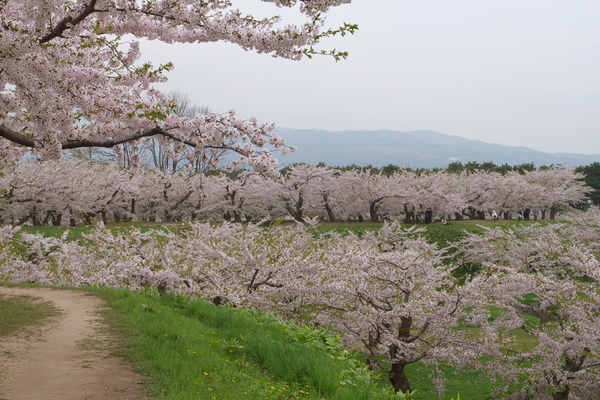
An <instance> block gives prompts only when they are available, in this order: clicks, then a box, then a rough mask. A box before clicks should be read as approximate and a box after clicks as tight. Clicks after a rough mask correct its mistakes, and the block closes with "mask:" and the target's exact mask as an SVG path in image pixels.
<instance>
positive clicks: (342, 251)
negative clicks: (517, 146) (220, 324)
mask: <svg viewBox="0 0 600 400" xmlns="http://www.w3.org/2000/svg"><path fill="white" fill-rule="evenodd" d="M598 226H600V211H599V210H598V209H596V208H592V209H591V210H590V211H588V212H587V213H585V214H584V213H581V214H580V215H579V216H575V217H571V218H570V219H569V220H567V221H564V222H560V223H558V222H557V223H554V224H548V225H545V226H542V225H540V224H534V225H515V226H514V227H513V228H511V229H500V228H497V229H487V230H486V231H485V232H484V233H483V234H478V235H475V234H473V235H468V236H467V237H466V238H465V239H464V240H463V241H462V242H460V243H457V244H456V252H454V258H453V259H444V256H443V251H442V250H441V249H439V248H438V247H437V246H436V245H435V244H431V243H429V242H427V241H426V240H425V239H423V237H421V232H422V229H423V228H419V229H415V227H413V228H411V229H405V228H403V227H402V226H401V225H400V224H398V223H397V222H394V223H386V224H384V226H383V228H381V230H379V231H378V232H369V233H366V234H365V235H364V236H362V237H359V236H356V235H354V234H352V233H347V234H343V235H342V234H338V233H330V234H326V235H320V236H316V235H315V234H314V232H313V231H312V228H311V227H310V226H308V225H307V224H300V223H298V224H295V225H275V226H272V227H271V228H269V229H265V228H264V227H259V226H258V225H254V224H234V223H223V224H218V225H211V224H207V223H192V224H191V225H190V226H189V229H186V230H180V231H177V232H169V231H166V230H151V231H149V232H141V231H140V230H127V231H116V232H111V231H110V230H108V229H106V228H105V227H104V226H102V225H99V226H97V227H96V228H95V229H94V230H93V231H91V232H90V233H89V234H85V235H84V238H83V240H82V241H69V240H67V239H66V237H67V235H66V234H65V235H64V236H63V237H60V238H45V237H43V236H41V235H38V234H26V233H20V235H18V236H16V234H17V231H18V228H10V227H5V228H2V229H1V230H0V235H1V237H0V280H9V281H14V282H35V283H41V284H51V285H68V286H80V285H102V286H111V287H126V288H129V289H131V290H139V289H141V288H144V287H150V286H151V287H157V288H161V289H162V290H174V291H177V292H181V293H188V294H192V295H194V296H198V297H204V298H210V299H214V300H215V301H216V302H219V303H223V302H225V301H228V302H231V303H233V304H235V305H237V306H244V307H254V308H258V309H262V310H265V311H269V312H274V313H277V314H279V315H282V316H285V318H287V319H294V320H298V321H300V322H304V323H306V322H310V323H319V324H321V325H322V326H330V327H332V328H333V329H335V330H336V331H337V332H339V333H340V334H341V335H342V337H343V340H344V341H345V342H346V344H347V345H348V346H350V348H353V349H358V350H360V351H363V352H364V353H365V354H366V356H367V357H368V359H369V362H370V365H371V366H372V367H373V368H377V369H381V370H384V371H386V372H387V374H388V375H389V379H390V382H391V383H392V384H393V385H394V388H395V389H396V390H402V391H406V390H409V389H411V386H410V381H409V376H408V375H407V374H406V372H407V371H406V367H407V366H409V365H411V364H413V363H416V362H422V363H426V364H430V365H431V366H432V368H433V371H437V372H435V375H434V376H435V377H434V380H435V382H436V384H437V385H438V387H439V388H440V390H443V389H442V388H443V385H442V382H443V370H444V369H446V367H447V366H454V367H456V368H459V369H460V368H469V369H472V368H475V369H476V370H478V371H480V372H481V373H482V374H486V375H488V376H489V377H490V378H491V379H492V382H494V383H495V386H496V388H497V389H498V390H499V391H501V392H502V391H505V390H509V392H510V391H513V392H514V391H520V392H521V394H522V396H523V397H522V398H526V397H527V396H530V395H541V394H545V395H547V396H550V397H551V398H552V399H555V400H560V399H568V398H576V399H590V398H597V397H598V395H599V393H600V340H599V334H598V332H600V286H599V281H598V280H599V279H600V264H599V261H598V259H599V253H598V249H599V248H600V230H599V229H598ZM463 262H470V263H477V264H478V265H479V268H478V269H477V272H476V273H473V274H472V275H469V276H467V277H465V276H462V277H461V279H459V278H458V277H457V274H454V273H453V271H455V270H456V269H457V268H458V267H460V265H461V263H463ZM465 278H467V279H465ZM388 363H391V366H390V364H388ZM441 363H443V366H442V364H441ZM524 377H526V378H524ZM412 389H414V387H412Z"/></svg>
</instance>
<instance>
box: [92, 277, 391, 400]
mask: <svg viewBox="0 0 600 400" xmlns="http://www.w3.org/2000/svg"><path fill="white" fill-rule="evenodd" d="M92 293H94V294H96V295H98V296H100V297H102V298H104V299H105V300H107V302H108V303H109V305H110V306H111V307H112V308H113V309H114V310H117V311H116V312H113V314H112V316H110V318H111V319H112V320H113V321H120V322H119V325H121V326H122V327H123V331H122V334H123V337H124V340H125V345H126V347H127V348H128V349H129V350H128V357H129V358H131V359H133V360H134V361H135V362H136V364H137V365H138V366H139V370H140V372H141V373H143V374H145V375H148V376H149V379H148V389H149V392H150V394H151V395H154V396H162V397H161V398H164V399H190V398H193V399H252V400H254V399H321V398H327V399H332V400H333V399H340V400H342V399H348V400H350V399H352V400H354V399H357V398H360V399H384V398H386V396H387V395H385V394H384V393H383V391H382V389H376V388H373V387H372V386H371V385H370V384H369V383H367V382H361V381H360V380H358V379H356V377H357V376H358V377H360V374H358V375H356V374H355V371H354V370H353V369H352V368H353V366H355V363H356V362H357V361H355V360H354V361H352V360H342V361H339V360H338V361H336V360H335V359H334V358H333V357H331V356H330V355H329V354H328V353H327V352H325V351H324V349H323V347H322V346H315V343H311V342H303V341H298V340H295V339H294V337H293V336H292V335H290V333H289V329H284V328H283V327H282V326H281V325H280V324H278V323H275V322H274V320H273V318H272V317H268V316H262V315H263V314H260V313H256V312H250V311H243V310H236V309H230V308H226V307H217V306H214V305H213V304H211V303H206V302H203V301H189V300H188V299H187V298H185V297H183V296H174V295H166V296H159V295H157V294H155V293H152V292H150V293H134V292H128V291H125V290H114V289H99V288H97V289H93V290H92ZM363 375H364V374H363ZM353 377H354V383H355V384H356V386H353V385H348V384H343V382H344V380H347V379H348V378H351V379H352V378H353ZM357 396H358V397H357Z"/></svg>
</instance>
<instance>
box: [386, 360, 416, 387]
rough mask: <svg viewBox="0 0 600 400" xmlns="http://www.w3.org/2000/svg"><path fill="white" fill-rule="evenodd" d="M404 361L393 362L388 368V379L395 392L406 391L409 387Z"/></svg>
mask: <svg viewBox="0 0 600 400" xmlns="http://www.w3.org/2000/svg"><path fill="white" fill-rule="evenodd" d="M406 365H407V364H406V363H400V362H398V363H393V364H392V367H391V368H390V373H389V380H390V383H391V384H392V386H393V387H394V390H395V391H396V392H398V391H401V392H403V393H406V392H407V391H409V390H411V389H410V382H408V378H407V377H406V372H405V370H404V369H405V367H406Z"/></svg>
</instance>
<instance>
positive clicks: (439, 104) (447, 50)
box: [142, 0, 600, 154]
mask: <svg viewBox="0 0 600 400" xmlns="http://www.w3.org/2000/svg"><path fill="white" fill-rule="evenodd" d="M238 2H239V4H240V8H241V9H242V11H246V12H249V13H254V14H257V15H261V16H266V15H268V14H269V12H270V13H271V14H273V15H274V14H277V13H280V12H281V11H280V9H278V8H276V7H274V6H272V5H270V4H261V3H259V2H258V0H238V1H236V2H235V3H236V4H237V3H238ZM328 21H329V23H330V24H332V25H335V24H338V23H341V22H349V23H356V24H358V25H359V31H358V32H357V33H356V34H355V35H353V36H347V37H345V38H342V39H341V40H338V39H335V40H333V41H327V42H323V43H322V46H321V47H322V48H325V49H330V48H337V49H341V50H347V51H348V52H349V53H350V57H349V58H348V59H347V60H345V61H340V62H337V63H336V62H335V61H334V60H333V59H330V58H325V57H317V58H315V59H312V60H308V59H305V60H303V61H289V60H282V59H275V58H272V57H270V56H268V55H258V54H255V53H251V52H245V51H244V50H241V49H240V48H238V47H236V46H235V45H232V44H229V43H215V44H198V45H185V46H183V45H177V46H173V45H164V44H160V43H155V42H151V43H149V44H145V45H144V46H143V47H142V50H143V52H142V54H143V57H144V58H146V59H151V60H152V61H153V62H154V63H159V62H167V61H172V62H174V63H175V70H174V71H173V72H171V73H170V74H169V75H168V76H169V83H168V84H166V85H165V86H163V88H164V89H167V90H176V91H179V92H182V93H185V94H186V95H188V96H189V98H190V99H191V100H192V103H194V104H195V105H198V106H208V107H210V109H211V110H213V111H216V112H226V111H228V110H230V109H234V110H236V111H237V113H238V116H240V117H243V118H247V117H250V116H255V117H257V118H258V119H259V120H260V121H263V122H273V123H275V124H277V126H281V127H287V128H316V129H327V130H332V131H335V130H378V129H391V130H398V131H408V130H421V129H431V130H436V131H438V132H440V133H444V134H447V135H456V136H462V137H465V138H468V139H479V140H482V141H485V142H490V143H499V144H506V145H511V146H526V147H531V148H534V149H536V150H540V151H546V152H569V153H583V154H600V22H599V21H600V1H597V0H589V1H588V0H573V1H565V0H561V1H554V0H543V1H542V0H502V1H498V0H410V1H408V0H353V1H352V4H349V5H343V6H340V7H336V8H335V9H334V10H332V12H331V13H330V16H329V17H328ZM291 144H293V143H291Z"/></svg>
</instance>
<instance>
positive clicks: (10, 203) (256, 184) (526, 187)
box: [0, 162, 586, 225]
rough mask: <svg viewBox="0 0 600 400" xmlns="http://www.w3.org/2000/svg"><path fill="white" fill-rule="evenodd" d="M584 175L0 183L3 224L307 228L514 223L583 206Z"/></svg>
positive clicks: (305, 174)
mask: <svg viewBox="0 0 600 400" xmlns="http://www.w3.org/2000/svg"><path fill="white" fill-rule="evenodd" d="M585 193H586V187H585V185H584V184H583V183H582V181H581V175H580V174H578V173H576V172H574V170H572V169H567V168H562V167H557V168H551V169H546V170H539V171H529V172H525V173H524V174H519V173H517V172H511V173H508V174H504V175H502V174H499V173H495V172H485V171H475V172H463V173H461V174H452V173H447V172H445V171H438V172H430V173H415V172H413V171H409V170H400V171H399V172H396V173H394V174H392V175H389V176H386V175H383V174H374V173H371V172H369V171H356V170H350V171H341V170H338V169H335V168H328V167H321V166H312V165H296V166H293V167H291V168H289V171H288V173H287V174H286V175H285V177H279V178H273V177H271V176H268V175H263V174H260V173H258V172H250V171H244V172H241V173H240V174H238V175H237V176H235V177H231V176H230V175H225V174H220V175H204V174H195V175H193V176H188V175H180V174H165V173H162V172H160V171H157V170H145V169H122V168H119V167H117V166H115V165H92V166H90V165H89V164H86V163H81V162H79V163H77V162H35V163H17V164H13V165H8V166H6V167H5V168H4V169H3V170H2V176H0V202H1V204H2V211H0V220H1V221H5V222H10V223H13V224H22V223H32V224H35V225H40V224H53V225H75V224H82V223H83V224H85V223H87V224H89V223H91V221H92V220H93V219H94V218H96V217H98V218H101V219H102V220H103V222H104V223H107V222H109V221H117V222H119V221H124V220H125V221H126V220H132V219H133V220H138V221H142V220H145V221H149V220H152V221H163V222H166V221H194V220H198V219H202V220H223V219H225V220H232V221H236V222H240V221H248V220H257V219H265V218H271V219H272V218H280V217H282V216H285V215H288V216H291V217H293V218H294V219H295V220H297V221H300V222H304V220H305V218H313V217H320V218H322V219H324V220H327V221H331V222H333V221H336V220H362V219H369V220H370V221H379V220H381V219H402V220H404V221H405V222H408V223H415V222H420V221H423V218H422V215H423V212H424V211H425V210H426V209H427V208H428V207H431V208H432V210H433V212H434V215H435V216H436V217H438V218H448V219H450V218H456V219H462V218H471V219H485V218H486V216H488V217H489V215H490V213H491V212H492V211H493V210H495V211H497V213H502V214H503V215H504V217H505V218H509V217H511V216H512V217H513V218H516V215H517V213H516V212H517V209H519V208H524V207H531V208H538V209H539V210H540V217H541V218H549V219H554V217H555V215H556V212H558V211H560V210H562V209H565V208H566V207H568V206H569V205H573V204H577V203H578V202H581V201H583V200H584V199H585Z"/></svg>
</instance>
